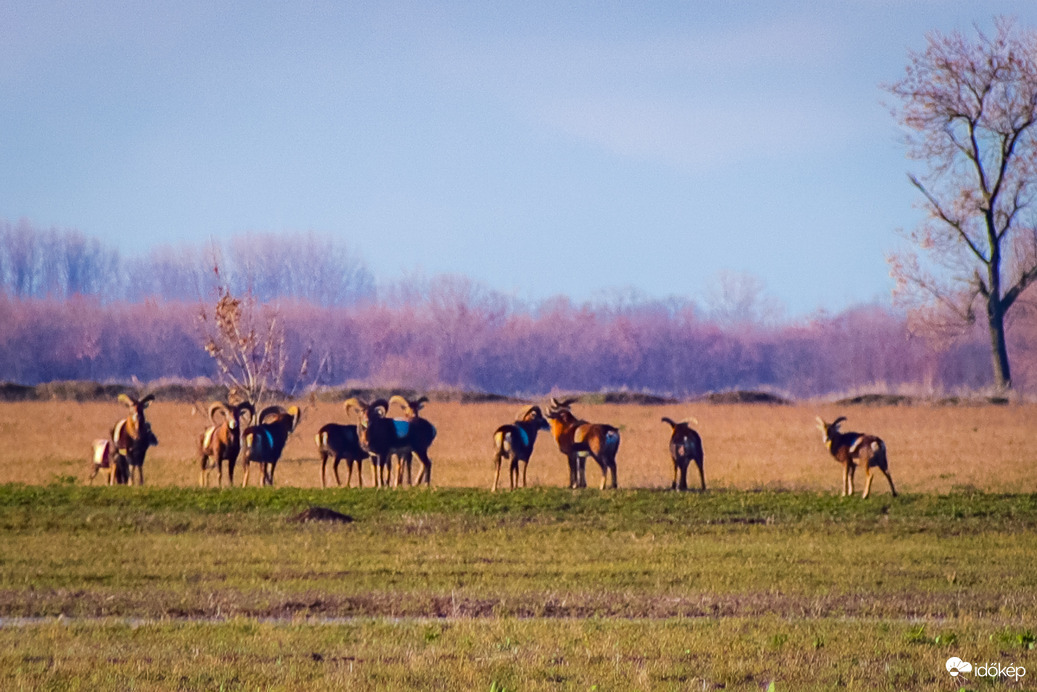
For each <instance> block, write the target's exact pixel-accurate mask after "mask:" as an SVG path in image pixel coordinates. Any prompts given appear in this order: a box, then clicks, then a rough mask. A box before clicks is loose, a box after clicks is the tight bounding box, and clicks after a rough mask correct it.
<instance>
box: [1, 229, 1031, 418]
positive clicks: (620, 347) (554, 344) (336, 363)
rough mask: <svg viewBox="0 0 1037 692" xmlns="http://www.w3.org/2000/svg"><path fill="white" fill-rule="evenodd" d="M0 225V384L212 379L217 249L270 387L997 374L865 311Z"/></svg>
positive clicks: (641, 383) (686, 390)
mask: <svg viewBox="0 0 1037 692" xmlns="http://www.w3.org/2000/svg"><path fill="white" fill-rule="evenodd" d="M0 232H2V233H3V234H4V235H3V237H0V248H3V249H0V262H2V263H3V264H2V265H0V276H2V277H3V281H2V283H0V289H2V290H0V381H8V382H16V383H21V384H25V385H35V384H38V383H42V382H50V381H54V380H89V381H95V382H112V381H118V382H127V381H129V380H131V378H137V379H139V380H140V381H142V382H152V381H157V380H162V379H169V378H172V379H180V380H192V379H195V378H199V377H206V378H211V379H212V380H217V379H218V377H217V375H218V373H217V371H216V366H215V363H214V361H213V360H212V358H210V357H209V355H208V354H207V353H206V352H205V350H204V348H203V336H202V332H201V326H200V324H199V314H200V312H201V306H202V304H203V303H208V304H210V306H211V303H212V301H213V299H214V296H215V292H214V291H213V287H214V286H215V285H216V280H217V278H216V277H215V276H214V275H212V267H211V266H210V265H211V264H212V262H213V259H212V253H213V252H214V251H215V252H216V253H219V257H218V261H219V263H220V267H221V271H222V272H224V276H223V277H222V279H223V280H225V281H227V282H228V283H229V284H230V285H231V287H232V289H233V290H236V291H244V290H248V289H249V288H251V290H253V291H254V292H255V294H256V296H257V298H258V299H259V300H260V301H262V302H264V303H268V304H271V305H274V306H276V309H277V312H278V315H279V317H278V319H279V321H280V324H282V325H283V327H284V330H285V347H286V348H285V352H286V354H287V358H288V361H289V363H288V367H287V368H286V372H287V373H288V374H289V377H288V379H287V380H286V381H285V382H283V383H279V384H280V386H281V387H282V388H284V389H285V390H287V391H289V392H290V393H299V392H302V391H305V390H307V389H309V388H311V387H313V386H318V387H338V386H343V385H350V386H355V385H374V386H386V387H392V386H399V387H406V388H408V389H416V390H428V389H437V388H438V389H456V390H472V391H479V392H493V393H498V394H508V395H512V394H519V395H521V394H542V393H545V392H550V391H592V392H598V391H622V390H627V391H633V392H652V393H656V394H661V395H667V396H673V397H679V398H689V397H695V396H701V395H703V394H705V393H707V392H717V391H726V390H736V389H742V390H766V391H772V392H776V393H780V394H782V395H784V396H787V397H789V398H797V399H798V398H808V397H816V396H825V395H831V394H850V393H854V392H862V391H872V390H881V391H885V392H897V391H901V390H904V391H911V392H936V393H941V392H942V393H954V392H957V391H959V390H969V391H977V390H982V389H984V388H985V387H987V386H988V385H989V383H990V380H991V376H990V370H991V368H990V355H989V347H988V346H987V344H986V343H985V341H984V340H983V338H982V336H981V335H977V336H976V337H974V338H965V339H959V340H958V341H956V342H955V343H953V344H952V345H950V346H947V347H945V348H943V349H940V350H937V349H935V348H933V346H932V344H930V343H928V342H927V341H925V340H923V339H919V338H915V337H912V336H911V334H910V333H909V331H908V329H907V325H906V320H905V319H904V317H903V316H901V315H899V314H897V313H894V312H892V311H890V310H888V309H884V308H881V307H876V306H863V307H858V308H854V309H850V310H847V311H844V312H842V313H839V314H835V315H826V314H820V315H816V316H814V317H812V318H810V319H803V320H798V321H793V322H781V323H766V324H761V323H760V322H758V321H744V320H727V321H725V320H718V319H715V318H713V317H710V316H706V315H704V314H703V312H702V311H701V310H700V309H698V307H697V306H696V305H695V303H693V302H691V301H685V300H674V299H669V300H650V299H640V298H635V299H630V298H629V297H626V298H624V297H616V298H614V299H611V300H602V301H598V302H595V303H575V302H573V301H570V300H568V299H566V298H556V299H552V300H547V301H544V302H541V303H539V304H536V305H527V304H522V303H519V302H517V301H515V300H514V299H512V298H509V297H507V296H504V295H502V294H500V293H497V292H495V291H493V290H490V289H488V288H486V287H484V286H481V285H479V284H476V283H474V282H471V281H469V280H467V279H464V278H458V277H449V276H444V277H436V278H432V279H427V280H411V281H407V282H402V283H397V284H394V285H391V286H388V287H382V288H380V289H379V290H377V291H376V289H375V282H374V279H373V277H372V275H371V273H370V272H369V271H368V270H367V268H366V266H365V265H364V264H363V262H362V261H361V260H359V259H358V258H357V257H356V256H355V255H354V254H353V253H351V252H350V251H348V249H346V248H342V247H339V246H336V245H335V244H334V243H332V242H331V241H328V240H322V239H320V238H319V237H316V236H301V237H290V238H282V237H277V236H266V235H263V236H242V237H241V238H240V239H232V241H231V242H230V243H228V245H227V247H224V248H216V249H215V250H214V249H212V248H210V249H209V250H208V251H201V250H198V251H192V250H190V249H186V248H185V249H181V250H173V249H166V250H156V251H154V252H153V253H152V254H151V255H149V256H148V257H147V258H144V259H140V258H136V259H125V258H120V257H119V256H118V255H117V254H115V253H114V252H113V251H112V250H106V249H104V248H103V247H102V246H101V245H100V244H99V243H97V242H96V241H91V240H89V239H86V238H83V237H82V236H80V235H79V234H78V233H76V232H74V231H42V232H41V231H39V230H38V229H33V228H32V226H31V225H29V224H27V223H25V222H21V223H19V224H14V225H12V224H6V225H0ZM30 235H35V236H36V241H38V242H39V243H42V244H43V245H41V246H40V247H41V248H42V247H43V246H47V247H49V248H50V250H47V251H44V250H43V249H37V250H34V251H33V252H29V253H27V254H26V253H23V254H22V255H19V256H22V257H23V258H24V257H28V256H31V257H32V258H33V259H32V261H31V262H30V263H29V264H28V265H27V264H25V263H24V262H22V263H18V262H15V263H13V264H12V263H11V257H13V256H16V255H18V252H12V249H11V248H13V247H22V246H23V245H26V244H28V245H32V243H31V242H29V241H28V240H26V238H27V237H28V236H30ZM12 238H14V239H15V241H12ZM48 243H49V245H47V244H48ZM54 248H59V249H58V250H55V249H54ZM61 248H63V249H61ZM73 248H85V249H80V250H73ZM300 248H302V249H300ZM307 248H309V249H307ZM206 252H209V254H210V256H209V257H206ZM84 257H87V258H94V259H91V260H84V259H82V258H84ZM264 258H265V259H264ZM81 260H82V261H81ZM95 260H96V261H95ZM160 260H161V261H160ZM29 266H31V267H35V269H29V268H27V267H29ZM84 267H89V271H87V270H84ZM130 268H133V269H132V273H131V272H130ZM207 272H208V273H207ZM88 275H89V278H87V276H88ZM77 277H78V278H77ZM322 277H325V278H322ZM328 277H332V278H328ZM131 285H135V286H136V287H135V288H131ZM113 286H121V288H118V290H116V289H114V288H112V287H113ZM48 287H49V288H48ZM145 287H149V288H145ZM1010 330H1011V331H1010V336H1011V339H1012V343H1011V346H1010V347H1011V349H1012V350H1011V355H1012V358H1013V373H1014V378H1013V379H1014V382H1015V384H1016V387H1017V388H1018V389H1020V390H1022V391H1024V392H1034V391H1037V318H1035V317H1034V315H1033V313H1027V314H1023V315H1022V317H1021V318H1020V319H1019V320H1017V321H1016V322H1015V323H1013V324H1012V325H1011V326H1010ZM304 359H305V360H306V361H307V362H308V367H307V368H305V369H303V368H302V367H301V365H302V362H303V360H304Z"/></svg>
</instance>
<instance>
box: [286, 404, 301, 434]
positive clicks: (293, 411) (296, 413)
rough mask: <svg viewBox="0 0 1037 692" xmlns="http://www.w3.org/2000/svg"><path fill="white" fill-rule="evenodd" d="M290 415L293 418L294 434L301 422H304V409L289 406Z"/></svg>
mask: <svg viewBox="0 0 1037 692" xmlns="http://www.w3.org/2000/svg"><path fill="white" fill-rule="evenodd" d="M288 415H289V416H291V417H292V432H295V428H296V427H297V426H298V425H299V421H301V420H302V409H301V408H299V407H298V406H289V407H288Z"/></svg>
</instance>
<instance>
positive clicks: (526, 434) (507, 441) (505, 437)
mask: <svg viewBox="0 0 1037 692" xmlns="http://www.w3.org/2000/svg"><path fill="white" fill-rule="evenodd" d="M550 429H551V426H549V425H548V423H547V419H546V418H544V414H543V412H542V411H541V410H540V407H539V406H530V407H528V408H527V409H525V410H524V411H522V413H520V414H519V417H518V419H517V420H516V421H515V422H514V423H507V424H505V425H502V426H500V427H499V428H497V430H495V431H494V433H493V446H494V450H495V452H494V455H493V463H494V465H495V466H496V469H497V472H496V474H495V475H494V477H493V492H497V484H498V482H500V469H501V464H502V463H503V461H504V460H505V459H507V460H508V462H509V466H510V467H511V468H510V471H509V474H508V478H509V480H510V481H511V489H512V490H514V489H515V488H517V487H519V481H520V480H521V487H523V488H525V487H526V468H527V467H528V466H529V458H530V457H531V456H533V445H534V444H536V440H537V432H539V431H540V430H550ZM520 462H521V464H522V476H521V479H520V478H519V463H520Z"/></svg>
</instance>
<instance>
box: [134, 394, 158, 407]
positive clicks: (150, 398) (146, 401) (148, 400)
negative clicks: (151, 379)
mask: <svg viewBox="0 0 1037 692" xmlns="http://www.w3.org/2000/svg"><path fill="white" fill-rule="evenodd" d="M154 400H155V395H154V394H148V395H147V396H146V397H144V398H143V399H141V400H140V401H138V402H137V403H138V404H142V405H144V406H147V405H148V404H150V403H151V402H152V401H154Z"/></svg>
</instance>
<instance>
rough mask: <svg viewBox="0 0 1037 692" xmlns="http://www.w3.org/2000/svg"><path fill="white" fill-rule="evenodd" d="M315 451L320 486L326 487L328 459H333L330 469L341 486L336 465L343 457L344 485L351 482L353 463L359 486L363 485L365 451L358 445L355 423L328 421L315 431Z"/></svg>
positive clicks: (358, 439)
mask: <svg viewBox="0 0 1037 692" xmlns="http://www.w3.org/2000/svg"><path fill="white" fill-rule="evenodd" d="M316 439H317V453H318V454H320V487H322V488H326V487H328V486H327V481H326V480H325V477H326V473H327V467H328V460H329V459H333V460H334V463H333V464H332V467H331V469H332V471H333V472H334V474H335V483H336V484H337V485H338V486H340V487H341V485H342V481H341V479H340V478H339V475H338V465H339V462H341V461H342V460H343V459H345V460H346V469H347V470H348V475H347V476H346V487H347V488H348V487H349V486H350V484H351V483H352V482H353V464H354V463H355V464H356V471H357V478H358V479H359V482H360V487H361V488H363V487H364V459H366V458H367V452H365V451H364V449H363V448H362V447H361V446H360V434H359V432H358V431H357V427H356V426H355V425H339V424H338V423H328V424H327V425H325V426H324V427H323V428H321V429H320V430H319V431H317V437H316Z"/></svg>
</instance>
